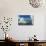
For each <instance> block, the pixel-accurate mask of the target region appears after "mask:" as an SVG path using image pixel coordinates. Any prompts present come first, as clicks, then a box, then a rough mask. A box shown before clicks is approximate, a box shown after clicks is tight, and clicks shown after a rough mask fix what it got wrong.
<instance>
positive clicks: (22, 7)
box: [0, 0, 46, 40]
mask: <svg viewBox="0 0 46 46" xmlns="http://www.w3.org/2000/svg"><path fill="white" fill-rule="evenodd" d="M44 7H45V6H44ZM44 7H40V8H33V7H31V6H30V4H29V1H28V0H0V16H1V17H3V16H6V17H13V22H12V26H11V29H10V31H8V33H10V35H12V36H13V37H14V39H15V38H16V39H17V40H18V39H19V40H27V39H29V37H32V36H33V35H34V34H36V35H37V38H38V39H39V40H44V39H45V37H44V35H45V34H44V33H45V28H44V27H45V21H44V20H45V15H46V13H45V12H46V8H44ZM20 14H30V15H33V16H34V25H33V26H19V25H18V15H20ZM1 32H2V31H1ZM0 39H2V36H1V37H0Z"/></svg>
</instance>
